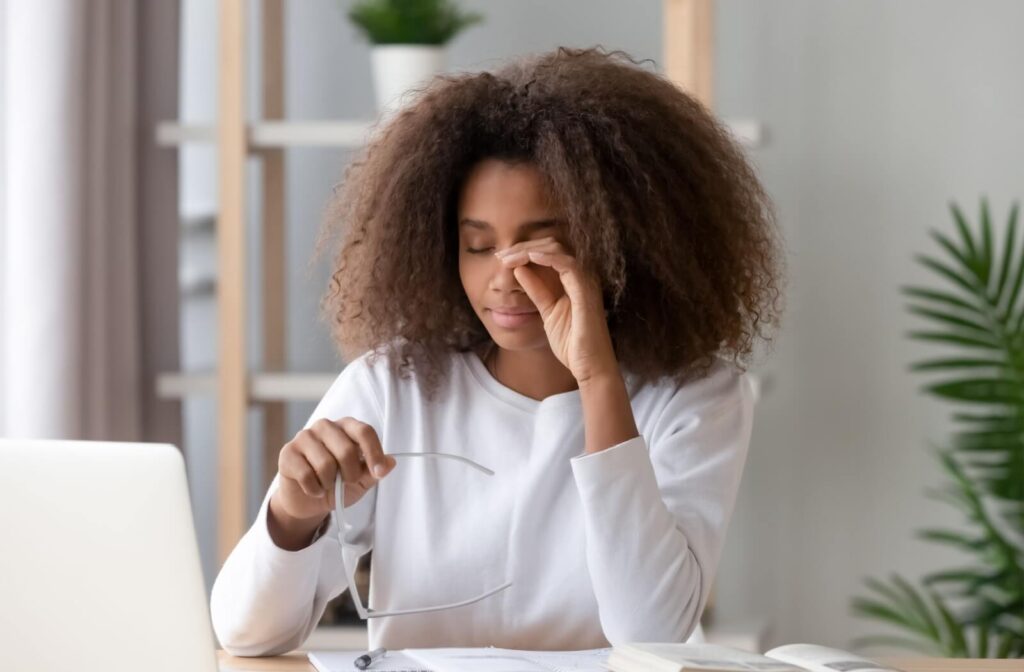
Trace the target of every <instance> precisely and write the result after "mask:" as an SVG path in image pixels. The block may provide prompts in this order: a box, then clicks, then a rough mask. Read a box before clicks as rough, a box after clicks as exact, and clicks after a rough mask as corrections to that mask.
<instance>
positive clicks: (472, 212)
mask: <svg viewBox="0 0 1024 672" xmlns="http://www.w3.org/2000/svg"><path fill="white" fill-rule="evenodd" d="M555 216H556V209H555V208H554V207H553V204H552V202H551V199H550V198H549V195H548V189H547V187H546V184H545V180H544V176H543V174H542V173H541V172H540V171H539V170H537V169H536V168H535V167H534V166H532V165H530V164H526V163H514V164H513V163H507V162H504V161H501V160H498V159H485V160H483V161H481V162H479V163H478V164H476V165H475V166H474V167H473V168H472V169H471V170H470V172H469V173H468V174H467V176H466V179H465V181H464V182H463V184H462V189H461V191H460V193H459V219H460V221H461V220H462V219H470V220H475V221H478V222H486V223H489V224H490V225H491V226H500V227H501V228H505V227H506V226H513V225H516V224H519V223H524V222H525V223H529V222H540V221H542V220H552V219H554V218H555Z"/></svg>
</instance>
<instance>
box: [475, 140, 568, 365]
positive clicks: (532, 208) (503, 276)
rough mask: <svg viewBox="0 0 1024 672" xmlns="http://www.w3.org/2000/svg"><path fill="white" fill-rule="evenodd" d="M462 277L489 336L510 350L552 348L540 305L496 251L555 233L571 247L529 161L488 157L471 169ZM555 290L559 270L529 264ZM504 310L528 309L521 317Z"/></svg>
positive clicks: (557, 288)
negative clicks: (520, 283)
mask: <svg viewBox="0 0 1024 672" xmlns="http://www.w3.org/2000/svg"><path fill="white" fill-rule="evenodd" d="M458 227H459V276H460V277H461V279H462V286H463V288H464V289H465V291H466V296H467V297H468V298H469V302H470V304H471V305H472V306H473V310H474V311H476V314H477V316H478V317H479V318H480V321H481V322H483V324H484V326H485V327H486V328H487V331H488V332H489V333H490V335H491V338H492V339H493V340H494V342H495V343H497V344H498V346H500V347H502V348H504V349H507V350H532V349H536V348H549V347H550V345H549V344H548V340H547V336H546V334H545V333H544V325H543V323H542V321H541V319H540V315H539V314H538V313H537V312H536V307H535V306H534V305H533V302H532V301H530V298H529V297H528V296H527V295H526V292H525V291H523V288H522V287H521V286H520V285H519V282H518V281H517V280H516V277H515V275H513V274H512V269H511V268H508V267H506V266H505V265H504V264H503V263H502V261H501V260H500V259H498V258H497V257H495V256H494V253H495V252H497V251H499V250H504V249H505V248H508V247H511V246H512V245H515V244H516V243H519V242H522V241H527V240H540V239H542V238H548V237H554V238H555V239H556V240H558V241H559V242H561V243H562V245H563V246H565V247H566V249H567V250H568V245H567V243H566V241H565V240H564V239H563V237H562V226H561V224H560V222H559V220H558V212H557V211H556V210H555V209H554V208H553V207H552V206H551V205H550V203H549V200H548V199H547V198H546V192H545V189H544V185H543V181H542V178H541V175H540V173H539V172H538V171H537V169H536V168H534V167H533V166H531V165H529V164H522V163H519V164H510V163H505V162H503V161H500V160H497V159H486V160H484V161H481V162H480V163H478V164H477V165H476V166H474V168H473V169H472V170H471V171H470V173H469V175H468V176H467V177H466V181H465V183H464V184H463V187H462V192H461V194H460V196H459V205H458ZM529 267H530V269H531V270H533V271H534V272H535V273H537V274H538V275H539V276H540V277H541V279H542V280H543V281H544V282H546V283H547V284H548V285H549V286H550V287H551V288H552V289H553V290H554V291H556V292H558V291H560V289H559V288H560V286H561V281H560V280H559V279H558V273H557V272H556V271H554V270H553V269H551V268H548V267H543V266H538V265H536V264H530V265H529ZM502 310H505V311H522V310H526V311H530V312H529V313H528V314H526V315H520V316H518V317H516V316H512V315H503V314H501V313H502Z"/></svg>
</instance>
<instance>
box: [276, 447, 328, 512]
mask: <svg viewBox="0 0 1024 672" xmlns="http://www.w3.org/2000/svg"><path fill="white" fill-rule="evenodd" d="M316 442H317V440H316V437H314V436H313V434H311V433H309V432H305V431H303V432H300V433H299V434H298V436H296V437H295V439H294V440H293V441H292V444H293V446H294V447H293V449H292V450H291V451H290V455H289V456H288V457H287V458H286V459H287V463H288V469H289V472H290V475H289V476H288V477H289V478H291V479H292V480H294V481H295V482H297V483H298V484H299V487H300V488H302V492H304V493H305V494H306V496H308V497H313V498H317V499H319V498H320V497H323V496H324V490H323V487H322V486H321V484H320V479H319V478H318V477H317V475H316V469H315V468H314V467H313V465H312V464H311V463H310V462H309V460H308V459H307V458H306V451H307V450H309V449H310V444H312V443H316ZM282 475H284V474H283V473H282Z"/></svg>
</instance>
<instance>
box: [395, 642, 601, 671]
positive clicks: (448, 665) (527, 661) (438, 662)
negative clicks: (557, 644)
mask: <svg viewBox="0 0 1024 672" xmlns="http://www.w3.org/2000/svg"><path fill="white" fill-rule="evenodd" d="M610 652H611V649H588V650H584V651H520V650H516V649H497V648H493V647H487V648H479V649H469V648H463V649H406V650H405V651H404V653H405V654H406V655H408V656H410V657H411V658H415V659H416V660H418V661H419V662H420V663H422V664H423V665H424V666H425V667H428V668H430V669H432V670H434V671H435V672H607V668H605V666H604V661H606V660H607V659H608V654H609V653H610Z"/></svg>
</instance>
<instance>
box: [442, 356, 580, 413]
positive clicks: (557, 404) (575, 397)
mask: <svg viewBox="0 0 1024 672" xmlns="http://www.w3.org/2000/svg"><path fill="white" fill-rule="evenodd" d="M462 355H463V356H462V357H461V358H460V359H462V360H463V361H464V362H465V363H466V365H467V367H468V368H469V372H470V374H472V377H473V378H474V379H475V380H476V381H477V383H478V384H479V385H480V387H482V388H484V390H486V391H487V392H488V393H490V394H491V395H493V396H495V397H497V398H498V399H499V400H500V401H504V402H505V403H507V404H510V405H512V406H514V407H516V408H518V409H519V410H522V411H526V412H528V413H535V412H537V411H538V410H540V409H548V408H564V407H567V406H572V405H577V406H578V405H579V403H580V390H579V388H576V389H575V390H569V391H567V392H559V393H558V394H552V395H550V396H547V397H544V398H543V399H534V398H533V397H528V396H526V395H525V394H523V393H521V392H517V391H516V390H513V389H512V388H511V387H508V386H506V385H505V384H504V383H502V382H501V381H499V380H498V379H497V378H495V377H494V376H493V375H491V372H490V371H488V370H487V367H486V366H485V365H484V362H483V360H482V359H480V356H479V355H478V354H477V353H476V352H474V351H473V350H469V351H467V352H464V353H462Z"/></svg>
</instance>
